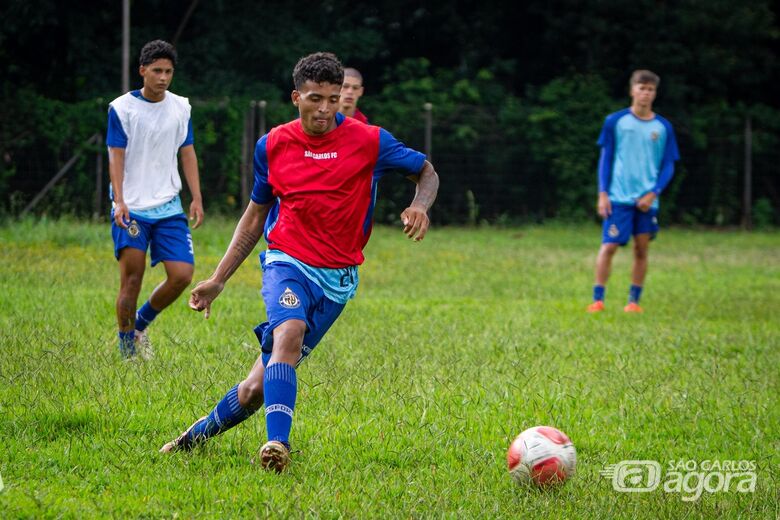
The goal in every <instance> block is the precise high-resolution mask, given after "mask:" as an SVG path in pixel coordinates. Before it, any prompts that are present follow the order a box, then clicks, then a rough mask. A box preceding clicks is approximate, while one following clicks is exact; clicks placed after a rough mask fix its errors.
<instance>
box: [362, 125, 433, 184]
mask: <svg viewBox="0 0 780 520" xmlns="http://www.w3.org/2000/svg"><path fill="white" fill-rule="evenodd" d="M424 163H425V154H422V153H420V152H418V151H417V150H412V149H411V148H407V147H406V146H405V145H404V144H403V143H402V142H401V141H399V140H398V139H396V138H395V137H393V134H391V133H390V132H388V131H387V130H385V129H384V128H380V129H379V157H378V158H377V160H376V166H375V167H374V177H375V178H377V179H378V178H381V177H382V176H383V175H384V174H385V173H386V172H387V171H389V170H395V169H398V170H404V172H406V173H407V174H408V173H412V174H416V173H420V170H422V167H423V164H424Z"/></svg>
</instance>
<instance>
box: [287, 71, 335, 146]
mask: <svg viewBox="0 0 780 520" xmlns="http://www.w3.org/2000/svg"><path fill="white" fill-rule="evenodd" d="M340 92H341V85H338V84H333V83H326V82H323V83H315V82H313V81H307V82H306V83H304V84H303V86H302V87H301V88H300V90H293V92H292V101H293V105H295V106H296V107H298V112H300V114H301V126H303V131H304V132H306V133H307V134H309V135H321V134H324V133H326V132H330V131H331V130H333V129H334V128H336V112H338V111H339V97H340Z"/></svg>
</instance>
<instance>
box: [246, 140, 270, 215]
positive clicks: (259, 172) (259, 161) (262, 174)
mask: <svg viewBox="0 0 780 520" xmlns="http://www.w3.org/2000/svg"><path fill="white" fill-rule="evenodd" d="M267 141H268V134H266V135H264V136H263V137H261V138H260V139H259V140H258V141H257V144H256V145H255V160H254V169H255V185H254V187H253V188H252V196H251V198H252V201H253V202H255V203H256V204H268V203H269V202H271V201H272V200H273V199H274V195H273V191H272V190H271V185H270V184H268V152H267V150H266V142H267Z"/></svg>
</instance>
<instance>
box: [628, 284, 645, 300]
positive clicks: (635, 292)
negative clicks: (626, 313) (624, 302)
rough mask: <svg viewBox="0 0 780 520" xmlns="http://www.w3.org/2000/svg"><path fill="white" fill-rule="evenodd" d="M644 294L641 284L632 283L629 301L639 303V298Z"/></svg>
mask: <svg viewBox="0 0 780 520" xmlns="http://www.w3.org/2000/svg"><path fill="white" fill-rule="evenodd" d="M641 296H642V286H641V285H633V284H632V285H631V288H630V289H629V290H628V303H639V298H640V297H641Z"/></svg>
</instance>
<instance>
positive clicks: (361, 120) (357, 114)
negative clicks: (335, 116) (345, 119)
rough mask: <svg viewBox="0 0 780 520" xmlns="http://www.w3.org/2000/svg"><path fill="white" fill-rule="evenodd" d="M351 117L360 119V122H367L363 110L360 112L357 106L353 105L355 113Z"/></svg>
mask: <svg viewBox="0 0 780 520" xmlns="http://www.w3.org/2000/svg"><path fill="white" fill-rule="evenodd" d="M352 117H353V118H355V119H357V120H358V121H360V122H361V123H365V124H368V118H367V117H366V115H365V114H364V113H363V112H361V111H360V109H359V108H357V107H355V115H354V116H352Z"/></svg>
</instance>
